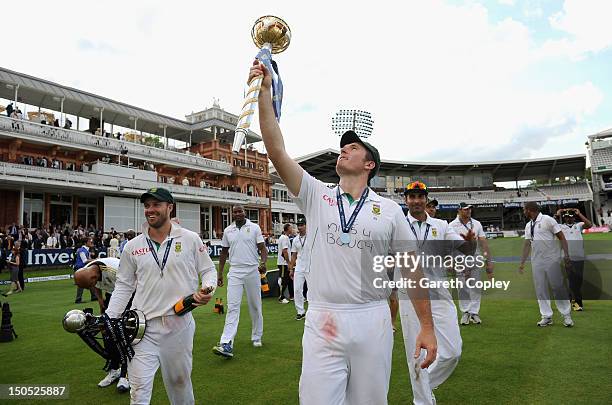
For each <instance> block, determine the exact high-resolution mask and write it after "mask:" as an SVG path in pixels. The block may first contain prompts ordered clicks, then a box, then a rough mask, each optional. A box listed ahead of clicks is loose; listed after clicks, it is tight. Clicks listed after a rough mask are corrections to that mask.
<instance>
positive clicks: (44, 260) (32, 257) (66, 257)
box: [27, 244, 278, 267]
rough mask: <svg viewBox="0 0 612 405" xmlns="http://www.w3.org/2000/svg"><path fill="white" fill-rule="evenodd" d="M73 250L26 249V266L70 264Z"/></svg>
mask: <svg viewBox="0 0 612 405" xmlns="http://www.w3.org/2000/svg"><path fill="white" fill-rule="evenodd" d="M267 248H268V253H269V254H277V253H278V246H277V245H276V244H273V245H272V244H271V245H268V246H267ZM208 254H209V255H210V257H219V256H220V255H221V245H212V246H209V247H208ZM73 255H74V251H73V250H72V249H32V250H28V260H27V266H28V267H44V266H72V263H73V261H74V260H73V257H74V256H73ZM98 257H99V258H104V257H106V249H104V250H100V251H99V252H98Z"/></svg>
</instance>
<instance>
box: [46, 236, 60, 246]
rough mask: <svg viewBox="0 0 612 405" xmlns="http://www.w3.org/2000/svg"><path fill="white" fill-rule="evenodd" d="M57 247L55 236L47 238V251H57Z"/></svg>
mask: <svg viewBox="0 0 612 405" xmlns="http://www.w3.org/2000/svg"><path fill="white" fill-rule="evenodd" d="M56 246H57V238H56V237H55V235H54V234H51V235H49V237H48V238H47V243H46V244H45V248H47V249H55V248H56Z"/></svg>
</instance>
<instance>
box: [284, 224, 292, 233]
mask: <svg viewBox="0 0 612 405" xmlns="http://www.w3.org/2000/svg"><path fill="white" fill-rule="evenodd" d="M289 228H292V226H291V224H285V225H283V232H287V229H289Z"/></svg>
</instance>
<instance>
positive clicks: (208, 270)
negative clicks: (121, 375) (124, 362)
mask: <svg viewBox="0 0 612 405" xmlns="http://www.w3.org/2000/svg"><path fill="white" fill-rule="evenodd" d="M140 201H141V202H142V203H143V204H144V216H145V218H146V220H147V223H146V224H145V226H144V228H143V233H142V234H141V235H139V236H137V237H135V238H134V239H132V240H130V241H129V242H128V243H127V244H126V245H125V248H124V250H123V254H122V255H121V262H120V266H119V271H118V272H117V281H116V284H115V290H114V292H113V295H112V298H111V301H110V304H109V306H108V309H107V310H106V314H107V315H108V316H109V317H110V318H119V317H120V316H121V314H122V313H123V310H124V309H125V306H126V304H127V303H128V301H129V299H130V297H131V295H132V292H133V291H134V290H136V293H135V295H134V299H133V304H132V308H133V309H134V308H135V309H138V310H140V311H142V312H143V313H144V315H145V316H146V319H147V322H146V331H145V334H144V336H143V338H142V340H141V341H140V342H139V343H138V344H137V345H135V346H134V348H133V350H134V356H133V358H132V360H131V361H130V363H129V365H128V373H129V376H130V385H131V393H130V395H131V403H132V404H148V403H150V401H151V392H152V389H153V379H154V377H155V373H156V371H157V369H158V368H159V367H161V370H162V377H163V380H164V385H165V387H166V392H167V393H168V399H169V400H170V403H172V404H194V403H195V402H194V397H193V388H192V384H191V369H192V349H193V336H194V332H195V321H194V319H193V316H192V314H191V313H190V312H185V313H184V314H183V315H182V316H179V315H177V314H176V313H175V312H174V310H173V308H174V304H175V303H177V301H180V300H182V299H183V298H184V297H185V296H188V295H190V294H193V297H191V296H190V298H192V300H193V302H194V304H193V305H195V306H199V305H204V304H207V303H208V301H210V299H211V297H212V294H213V292H214V291H213V292H208V291H210V290H211V289H212V288H213V287H214V286H216V284H217V272H216V271H215V266H214V264H213V262H212V260H211V259H210V257H209V255H208V249H207V248H206V246H204V244H203V243H202V241H201V240H200V238H199V237H198V235H197V234H196V233H194V232H191V231H189V230H187V229H184V228H181V227H180V226H179V225H178V224H176V223H173V222H171V221H170V213H171V212H172V209H173V208H174V198H173V197H172V194H170V192H169V191H168V190H166V189H163V188H152V189H149V190H148V191H147V192H146V193H144V194H142V196H141V197H140ZM198 277H200V278H201V279H202V287H201V288H198Z"/></svg>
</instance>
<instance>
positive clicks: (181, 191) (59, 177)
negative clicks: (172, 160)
mask: <svg viewBox="0 0 612 405" xmlns="http://www.w3.org/2000/svg"><path fill="white" fill-rule="evenodd" d="M0 175H2V176H16V177H19V178H20V179H28V178H32V179H36V180H54V181H60V182H64V183H66V184H75V185H76V184H82V185H88V186H90V187H98V188H99V187H112V188H113V189H117V190H126V189H131V190H134V191H137V192H144V191H145V190H147V189H149V188H152V187H159V185H160V184H159V183H157V182H154V181H147V180H135V179H128V178H123V177H111V176H105V175H99V174H93V173H81V172H74V171H70V170H61V169H52V168H48V167H39V166H29V165H22V164H16V163H8V162H0ZM163 186H164V187H165V188H167V189H168V190H169V191H170V192H172V193H174V194H177V195H186V196H190V197H200V198H203V199H208V200H210V199H213V200H224V201H227V202H230V203H232V202H240V203H242V204H256V205H262V206H268V205H269V200H268V199H267V198H263V197H253V196H248V195H246V194H242V193H236V192H233V191H225V190H217V189H213V188H200V187H192V186H182V185H176V184H164V185H163Z"/></svg>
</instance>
